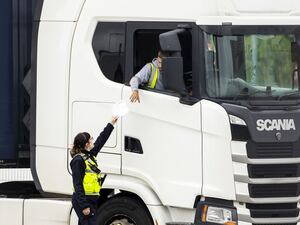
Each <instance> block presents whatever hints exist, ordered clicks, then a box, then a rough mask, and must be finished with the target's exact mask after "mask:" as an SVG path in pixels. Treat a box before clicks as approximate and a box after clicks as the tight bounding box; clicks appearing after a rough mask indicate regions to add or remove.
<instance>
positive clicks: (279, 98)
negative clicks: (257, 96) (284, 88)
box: [278, 91, 300, 101]
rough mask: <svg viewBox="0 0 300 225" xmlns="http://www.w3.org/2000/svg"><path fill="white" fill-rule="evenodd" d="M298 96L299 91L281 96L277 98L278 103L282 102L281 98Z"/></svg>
mask: <svg viewBox="0 0 300 225" xmlns="http://www.w3.org/2000/svg"><path fill="white" fill-rule="evenodd" d="M299 94H300V91H295V92H292V93H288V94H284V95H281V96H279V97H278V101H280V100H282V99H283V98H286V97H291V96H294V95H299Z"/></svg>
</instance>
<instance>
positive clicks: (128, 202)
mask: <svg viewBox="0 0 300 225" xmlns="http://www.w3.org/2000/svg"><path fill="white" fill-rule="evenodd" d="M97 225H153V222H152V219H151V218H150V215H149V213H148V211H147V210H146V209H145V207H144V205H142V204H141V203H140V202H139V201H137V200H135V199H132V198H129V197H126V196H121V197H114V198H112V199H110V200H108V201H107V202H105V203H104V204H103V205H101V206H100V207H99V209H98V210H97Z"/></svg>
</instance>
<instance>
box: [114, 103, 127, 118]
mask: <svg viewBox="0 0 300 225" xmlns="http://www.w3.org/2000/svg"><path fill="white" fill-rule="evenodd" d="M127 113H128V107H127V104H126V102H123V101H122V102H120V103H116V104H114V105H113V107H112V115H113V116H117V117H122V116H125V115H126V114H127Z"/></svg>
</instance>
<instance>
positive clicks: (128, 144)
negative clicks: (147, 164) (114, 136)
mask: <svg viewBox="0 0 300 225" xmlns="http://www.w3.org/2000/svg"><path fill="white" fill-rule="evenodd" d="M125 151H126V152H132V153H137V154H143V147H142V144H141V142H140V140H139V139H137V138H133V137H129V136H125Z"/></svg>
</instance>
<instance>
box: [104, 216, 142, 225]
mask: <svg viewBox="0 0 300 225" xmlns="http://www.w3.org/2000/svg"><path fill="white" fill-rule="evenodd" d="M110 221H111V222H109V223H106V224H107V225H136V223H135V222H134V221H133V220H131V219H130V218H128V217H127V216H116V217H113V218H111V219H110Z"/></svg>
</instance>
